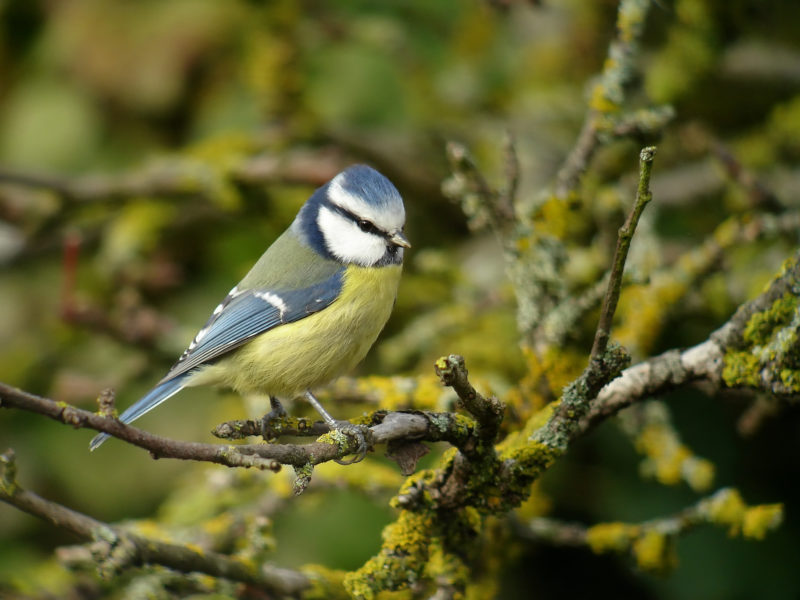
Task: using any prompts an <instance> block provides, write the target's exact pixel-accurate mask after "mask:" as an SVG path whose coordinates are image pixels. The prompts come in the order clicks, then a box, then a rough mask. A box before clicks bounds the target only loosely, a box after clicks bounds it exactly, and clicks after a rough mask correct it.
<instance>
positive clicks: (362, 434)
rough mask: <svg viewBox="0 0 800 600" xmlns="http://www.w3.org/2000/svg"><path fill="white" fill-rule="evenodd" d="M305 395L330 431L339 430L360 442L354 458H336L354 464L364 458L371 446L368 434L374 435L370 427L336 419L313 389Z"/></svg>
mask: <svg viewBox="0 0 800 600" xmlns="http://www.w3.org/2000/svg"><path fill="white" fill-rule="evenodd" d="M305 396H306V399H307V400H308V402H309V403H310V404H311V406H313V407H314V408H315V409H316V411H317V412H318V413H319V414H320V416H322V420H323V421H325V424H326V425H327V426H328V430H329V431H331V432H333V431H339V432H341V433H343V434H345V435H347V436H350V437H352V438H355V440H356V441H357V442H358V448H356V451H355V452H354V453H353V454H354V457H353V458H351V459H349V460H344V459H342V458H336V459H334V460H335V461H336V462H337V463H339V464H340V465H352V464H355V463H358V462H361V461H362V460H364V457H365V456H366V455H367V449H368V448H369V443H368V442H367V436H368V435H370V436H371V435H372V432H371V431H370V429H369V427H367V426H365V425H354V424H353V423H351V422H350V421H339V420H337V419H334V418H333V417H332V416H330V415H329V414H328V411H327V410H325V409H324V408H323V407H322V404H320V402H319V400H317V397H316V396H314V394H313V393H312V392H311V390H306V393H305Z"/></svg>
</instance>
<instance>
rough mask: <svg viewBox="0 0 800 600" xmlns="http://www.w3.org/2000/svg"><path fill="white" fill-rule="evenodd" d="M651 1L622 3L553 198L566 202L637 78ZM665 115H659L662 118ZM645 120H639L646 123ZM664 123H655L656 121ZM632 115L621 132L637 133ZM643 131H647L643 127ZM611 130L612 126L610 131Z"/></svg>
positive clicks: (558, 177)
mask: <svg viewBox="0 0 800 600" xmlns="http://www.w3.org/2000/svg"><path fill="white" fill-rule="evenodd" d="M651 4H652V2H651V0H622V2H620V5H619V9H618V11H617V33H616V36H615V37H614V39H613V40H612V41H611V44H610V45H609V48H608V58H607V59H606V61H605V63H604V67H603V71H602V73H601V74H600V78H599V81H598V82H597V83H596V84H595V86H594V89H593V90H592V99H591V102H590V106H589V111H588V112H587V115H586V118H585V120H584V122H583V126H582V127H581V131H580V133H579V134H578V139H577V141H576V142H575V146H574V147H573V148H572V150H571V151H570V153H569V155H568V156H567V158H566V160H565V161H564V164H563V165H562V167H561V169H560V170H559V172H558V174H557V175H556V184H555V190H554V191H555V195H556V196H557V197H559V198H566V197H568V196H569V194H570V192H572V191H574V190H575V189H576V188H577V187H578V183H579V180H580V177H581V176H582V175H583V173H585V172H586V170H587V169H588V168H589V163H590V162H591V160H592V157H593V156H594V154H595V152H597V149H598V148H599V146H600V141H601V140H600V133H601V131H602V129H603V128H607V127H608V123H607V122H605V120H607V118H608V117H610V116H617V113H618V112H619V111H620V109H621V108H622V106H623V104H624V103H625V99H626V98H625V96H626V88H627V87H628V85H629V84H630V82H631V81H632V80H633V77H634V75H635V74H636V58H637V56H638V53H639V40H640V39H641V36H642V33H643V32H644V25H645V21H646V19H647V13H648V11H649V9H650V5H651ZM663 116H664V115H661V117H663ZM647 120H648V119H639V121H647ZM659 120H663V118H662V119H656V121H659ZM632 123H633V119H631V115H628V116H627V117H625V127H624V128H623V129H622V131H627V132H631V133H636V132H637V131H639V130H640V127H639V126H638V125H637V126H633V125H632ZM641 128H642V129H644V130H649V129H650V127H649V126H647V125H643V126H642V127H641ZM611 129H612V130H613V126H612V128H611Z"/></svg>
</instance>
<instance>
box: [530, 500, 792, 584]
mask: <svg viewBox="0 0 800 600" xmlns="http://www.w3.org/2000/svg"><path fill="white" fill-rule="evenodd" d="M782 520H783V505H782V504H758V505H747V504H745V502H744V500H742V497H741V495H740V494H739V492H738V491H737V490H735V489H732V488H723V489H721V490H719V491H717V492H716V493H714V494H713V495H711V496H709V497H707V498H703V499H702V500H700V501H699V502H697V503H696V504H694V505H693V506H690V507H688V508H685V509H684V510H682V511H680V512H678V513H676V514H674V515H670V516H666V517H660V518H657V519H652V520H650V521H645V522H643V523H599V524H597V525H592V526H589V527H587V526H584V525H580V524H577V523H564V522H561V521H557V520H555V519H549V518H544V517H537V518H534V519H532V520H530V521H529V522H528V523H525V524H520V525H519V526H518V528H517V532H518V533H519V535H521V536H522V537H525V538H527V539H531V540H534V541H537V542H543V543H547V544H553V545H557V546H583V547H587V548H589V549H591V550H592V552H594V553H596V554H605V553H609V552H614V553H617V554H630V555H632V556H633V558H634V559H635V560H636V563H637V565H638V566H639V568H641V569H643V570H645V571H651V572H656V573H663V572H665V571H669V570H671V569H673V568H674V567H675V566H676V565H677V560H678V559H677V553H676V548H675V546H676V543H677V538H678V536H679V535H681V534H683V533H686V532H687V531H690V530H691V529H694V528H695V527H698V526H700V525H704V524H711V525H717V526H720V527H724V528H726V529H727V531H728V534H729V535H732V536H738V535H741V536H742V537H745V538H749V539H758V540H760V539H763V538H764V536H765V535H766V534H767V532H769V531H772V530H774V529H775V528H777V527H778V526H779V525H780V524H781V521H782Z"/></svg>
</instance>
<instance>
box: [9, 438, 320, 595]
mask: <svg viewBox="0 0 800 600" xmlns="http://www.w3.org/2000/svg"><path fill="white" fill-rule="evenodd" d="M2 462H3V463H5V468H4V469H3V484H2V485H0V500H2V501H3V502H6V503H8V504H10V505H12V506H14V507H16V508H18V509H20V510H22V511H24V512H26V513H29V514H31V515H34V516H36V517H39V518H41V519H44V520H45V521H49V522H50V523H52V524H53V525H55V526H56V527H59V528H60V529H64V530H66V531H69V532H71V533H73V534H75V535H77V536H79V537H81V538H84V539H87V540H93V541H94V542H95V543H94V544H93V545H92V550H93V554H94V555H95V556H94V557H95V559H96V560H97V559H99V561H100V565H101V568H102V569H103V570H105V571H109V570H111V571H114V572H116V571H120V570H123V569H126V568H129V567H133V566H138V565H148V564H157V565H162V566H165V567H169V568H170V569H174V570H176V571H180V572H182V573H192V572H198V573H205V574H207V575H211V576H212V577H222V578H225V579H230V580H232V581H240V582H243V583H248V584H251V585H254V586H258V587H259V588H260V589H262V590H264V591H266V592H268V593H270V594H275V595H277V596H279V597H286V596H296V595H298V594H300V593H301V592H302V591H303V590H304V589H306V588H308V587H309V586H310V585H311V583H310V581H309V579H308V577H306V576H305V575H303V574H302V573H299V572H297V571H291V570H289V569H282V568H277V567H274V566H271V565H262V566H261V567H259V568H257V567H255V566H254V565H253V564H252V563H249V562H246V561H243V560H240V559H237V558H235V557H232V556H227V555H224V554H219V553H217V552H210V551H197V550H194V549H191V548H189V547H188V546H183V545H180V544H170V543H167V542H162V541H160V540H155V539H150V538H145V537H142V536H139V535H136V534H133V533H128V532H126V531H124V530H122V529H120V528H117V527H112V526H111V525H109V524H108V523H104V522H102V521H97V520H95V519H93V518H91V517H89V516H87V515H84V514H82V513H79V512H77V511H74V510H72V509H69V508H67V507H65V506H62V505H60V504H57V503H55V502H51V501H49V500H46V499H44V498H42V497H41V496H39V495H37V494H35V493H33V492H29V491H27V490H24V489H22V488H20V487H19V484H18V483H17V482H16V479H15V478H14V475H13V465H14V459H13V453H12V452H11V451H10V450H9V451H7V452H6V453H5V454H4V455H3V461H2ZM10 472H11V473H12V474H11V476H10V477H9V473H10Z"/></svg>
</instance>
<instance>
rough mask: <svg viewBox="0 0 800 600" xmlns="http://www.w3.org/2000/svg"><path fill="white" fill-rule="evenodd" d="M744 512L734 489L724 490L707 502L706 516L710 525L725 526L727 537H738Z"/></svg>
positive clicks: (741, 502) (743, 505)
mask: <svg viewBox="0 0 800 600" xmlns="http://www.w3.org/2000/svg"><path fill="white" fill-rule="evenodd" d="M746 510H747V505H746V504H745V503H744V500H742V496H741V494H739V492H738V491H737V490H734V489H725V490H721V491H720V492H718V493H717V494H716V495H715V496H714V497H713V498H711V500H710V501H709V505H708V516H709V520H710V521H711V522H712V523H717V524H718V525H727V526H728V534H729V535H738V534H739V532H740V530H741V527H742V521H743V520H744V515H745V511H746Z"/></svg>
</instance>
